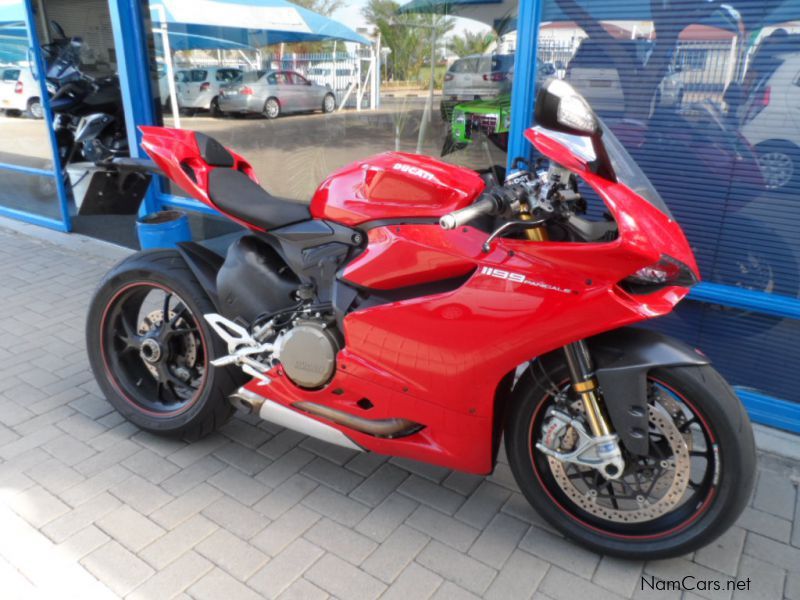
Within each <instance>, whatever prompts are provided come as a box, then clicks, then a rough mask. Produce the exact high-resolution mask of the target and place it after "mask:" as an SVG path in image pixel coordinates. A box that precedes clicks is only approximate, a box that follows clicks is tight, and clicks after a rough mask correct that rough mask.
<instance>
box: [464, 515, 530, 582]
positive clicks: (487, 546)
mask: <svg viewBox="0 0 800 600" xmlns="http://www.w3.org/2000/svg"><path fill="white" fill-rule="evenodd" d="M527 530H528V525H527V524H526V523H523V522H522V521H519V520H517V519H515V518H513V517H509V516H508V515H504V514H502V513H501V514H498V515H496V516H495V517H494V519H492V522H491V523H489V524H488V525H487V526H486V528H485V529H483V531H481V534H480V536H478V539H477V540H475V543H474V544H472V547H471V548H470V549H469V555H470V556H472V557H473V558H477V559H478V560H481V561H483V562H485V563H486V564H487V565H489V566H492V567H494V568H495V569H500V568H501V567H502V566H503V563H505V561H506V559H507V558H508V557H509V556H511V553H512V552H514V549H515V548H516V547H517V544H518V543H519V541H520V540H521V539H522V536H523V535H525V532H526V531H527Z"/></svg>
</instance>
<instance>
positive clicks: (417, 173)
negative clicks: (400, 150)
mask: <svg viewBox="0 0 800 600" xmlns="http://www.w3.org/2000/svg"><path fill="white" fill-rule="evenodd" d="M392 169H394V170H395V171H402V172H403V173H408V174H409V175H413V176H414V177H419V178H420V179H424V180H426V181H435V180H436V176H435V175H434V174H433V173H429V172H428V171H426V170H425V169H420V168H419V167H412V166H411V165H406V164H403V163H394V166H393V167H392Z"/></svg>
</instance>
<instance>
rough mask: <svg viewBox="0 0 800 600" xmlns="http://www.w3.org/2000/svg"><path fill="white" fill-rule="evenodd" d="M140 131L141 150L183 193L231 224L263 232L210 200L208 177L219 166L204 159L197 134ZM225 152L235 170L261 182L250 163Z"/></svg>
mask: <svg viewBox="0 0 800 600" xmlns="http://www.w3.org/2000/svg"><path fill="white" fill-rule="evenodd" d="M139 130H140V131H141V132H142V147H143V148H144V149H145V151H146V152H147V154H148V156H149V157H150V158H152V159H153V161H154V162H155V163H156V164H157V165H158V166H159V167H161V170H162V171H164V173H166V175H167V177H169V178H170V179H171V180H172V181H173V182H175V183H176V184H178V185H179V186H180V187H181V189H182V190H183V191H185V192H186V193H187V194H189V195H190V196H192V197H194V198H197V199H198V200H200V202H202V203H203V204H205V205H206V206H210V207H211V208H213V209H214V210H217V211H219V212H220V213H222V214H224V215H225V216H226V217H228V218H229V219H230V220H231V221H235V222H236V223H239V224H240V225H242V226H244V227H247V228H249V229H252V230H254V231H261V229H260V228H259V227H256V226H255V225H253V224H251V223H247V222H245V221H242V220H241V219H237V218H236V217H233V216H231V215H229V214H228V213H226V212H225V211H223V210H220V208H219V207H218V206H216V205H215V204H214V202H213V201H212V200H211V198H210V197H209V195H208V174H209V173H210V172H211V171H212V170H213V169H215V168H220V167H212V166H211V165H209V164H208V163H207V162H206V161H204V160H203V159H202V158H201V156H200V148H199V147H198V146H197V138H195V134H194V131H189V130H186V129H173V128H171V127H148V126H142V127H139ZM226 150H227V151H228V152H230V153H231V155H232V156H233V160H234V164H233V168H234V169H236V170H238V171H241V172H243V173H244V174H245V175H247V176H248V177H249V178H250V179H252V180H253V181H255V182H256V183H258V178H257V177H256V174H255V171H254V170H253V167H252V166H251V165H250V163H249V162H247V161H246V160H245V159H244V158H242V157H241V156H239V155H238V154H236V152H234V151H233V150H231V149H230V148H226ZM190 174H191V175H190Z"/></svg>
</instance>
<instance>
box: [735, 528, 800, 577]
mask: <svg viewBox="0 0 800 600" xmlns="http://www.w3.org/2000/svg"><path fill="white" fill-rule="evenodd" d="M744 553H745V554H748V555H750V556H754V557H755V558H758V559H761V560H763V561H765V562H768V563H770V564H773V565H776V566H778V567H781V568H782V569H786V570H787V571H789V572H790V573H794V572H796V571H797V565H800V548H794V547H792V546H788V545H786V544H781V543H780V542H776V541H775V540H771V539H769V538H766V537H764V536H761V535H758V534H757V533H748V534H747V539H746V540H745V542H744Z"/></svg>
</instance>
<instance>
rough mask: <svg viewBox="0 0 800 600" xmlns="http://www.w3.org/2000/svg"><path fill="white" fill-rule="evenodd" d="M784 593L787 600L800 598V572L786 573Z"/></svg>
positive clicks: (799, 599) (798, 599)
mask: <svg viewBox="0 0 800 600" xmlns="http://www.w3.org/2000/svg"><path fill="white" fill-rule="evenodd" d="M785 594H786V598H788V599H789V600H800V573H793V572H791V571H790V572H789V573H788V576H787V578H786V587H785Z"/></svg>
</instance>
